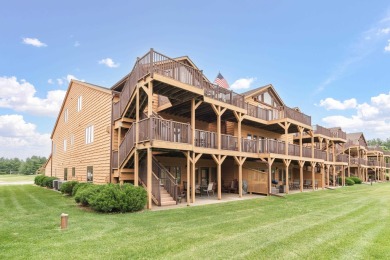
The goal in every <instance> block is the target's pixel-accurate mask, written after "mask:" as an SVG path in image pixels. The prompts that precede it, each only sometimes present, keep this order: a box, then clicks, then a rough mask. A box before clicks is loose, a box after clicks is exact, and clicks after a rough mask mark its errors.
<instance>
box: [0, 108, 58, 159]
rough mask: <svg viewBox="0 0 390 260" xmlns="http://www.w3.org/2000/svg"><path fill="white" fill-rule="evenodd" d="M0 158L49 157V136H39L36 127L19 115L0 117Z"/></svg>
mask: <svg viewBox="0 0 390 260" xmlns="http://www.w3.org/2000/svg"><path fill="white" fill-rule="evenodd" d="M0 147H1V148H2V149H0V157H6V158H14V157H18V158H22V159H25V158H27V157H31V156H32V155H38V156H45V157H47V156H49V154H50V150H51V149H50V147H51V141H50V134H41V133H38V132H37V130H36V125H34V124H32V123H28V122H26V121H24V119H23V116H21V115H0Z"/></svg>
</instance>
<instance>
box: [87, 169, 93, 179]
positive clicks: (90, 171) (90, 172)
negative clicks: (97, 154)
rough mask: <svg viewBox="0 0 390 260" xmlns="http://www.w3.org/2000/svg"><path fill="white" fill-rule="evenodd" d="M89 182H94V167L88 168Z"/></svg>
mask: <svg viewBox="0 0 390 260" xmlns="http://www.w3.org/2000/svg"><path fill="white" fill-rule="evenodd" d="M87 181H89V182H93V166H87Z"/></svg>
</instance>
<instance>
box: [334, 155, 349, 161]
mask: <svg viewBox="0 0 390 260" xmlns="http://www.w3.org/2000/svg"><path fill="white" fill-rule="evenodd" d="M348 157H349V156H348V154H338V155H337V156H336V162H345V163H347V162H348Z"/></svg>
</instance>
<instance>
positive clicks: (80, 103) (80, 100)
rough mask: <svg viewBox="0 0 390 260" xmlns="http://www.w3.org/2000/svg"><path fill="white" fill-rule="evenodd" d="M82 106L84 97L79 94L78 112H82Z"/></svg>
mask: <svg viewBox="0 0 390 260" xmlns="http://www.w3.org/2000/svg"><path fill="white" fill-rule="evenodd" d="M82 107H83V97H82V96H79V98H78V99H77V112H80V111H81V108H82Z"/></svg>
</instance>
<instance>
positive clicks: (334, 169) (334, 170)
mask: <svg viewBox="0 0 390 260" xmlns="http://www.w3.org/2000/svg"><path fill="white" fill-rule="evenodd" d="M332 168H333V187H334V186H336V167H334V165H332Z"/></svg>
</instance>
